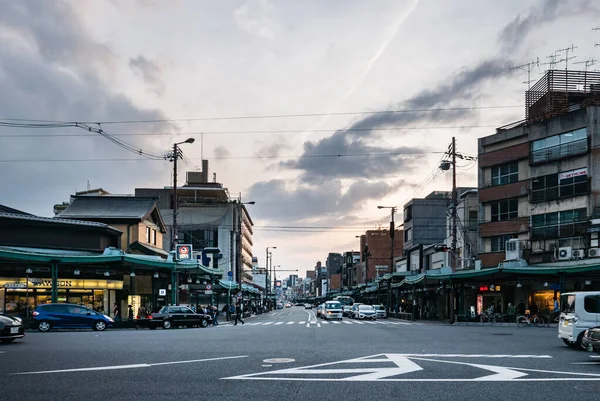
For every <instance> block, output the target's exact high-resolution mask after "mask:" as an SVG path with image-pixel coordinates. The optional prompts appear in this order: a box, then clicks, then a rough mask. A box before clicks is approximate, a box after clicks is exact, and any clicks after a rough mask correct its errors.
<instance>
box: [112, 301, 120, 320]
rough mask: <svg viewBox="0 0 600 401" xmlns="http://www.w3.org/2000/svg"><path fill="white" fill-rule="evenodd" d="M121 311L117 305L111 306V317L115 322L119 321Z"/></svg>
mask: <svg viewBox="0 0 600 401" xmlns="http://www.w3.org/2000/svg"><path fill="white" fill-rule="evenodd" d="M120 312H121V311H120V310H119V305H117V303H116V302H115V304H114V306H113V317H114V318H115V320H120V319H121V313H120Z"/></svg>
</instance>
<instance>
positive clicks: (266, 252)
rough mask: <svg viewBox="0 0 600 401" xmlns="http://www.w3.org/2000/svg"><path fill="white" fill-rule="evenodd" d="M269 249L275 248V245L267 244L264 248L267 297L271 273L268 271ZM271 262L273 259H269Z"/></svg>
mask: <svg viewBox="0 0 600 401" xmlns="http://www.w3.org/2000/svg"><path fill="white" fill-rule="evenodd" d="M269 249H277V247H276V246H268V247H267V248H266V250H265V263H266V265H265V294H266V296H267V299H269V296H270V295H271V275H270V272H269ZM271 264H273V261H271Z"/></svg>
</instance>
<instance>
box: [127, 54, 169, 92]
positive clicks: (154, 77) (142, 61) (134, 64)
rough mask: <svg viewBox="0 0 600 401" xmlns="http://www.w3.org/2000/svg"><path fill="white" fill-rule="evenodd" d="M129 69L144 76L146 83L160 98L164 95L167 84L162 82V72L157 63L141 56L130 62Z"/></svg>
mask: <svg viewBox="0 0 600 401" xmlns="http://www.w3.org/2000/svg"><path fill="white" fill-rule="evenodd" d="M129 67H130V68H131V69H132V70H133V71H134V72H135V73H136V74H139V75H141V76H142V79H143V80H144V82H145V83H146V84H148V85H149V86H150V87H151V88H152V91H153V92H154V93H156V94H157V95H158V96H162V95H164V93H165V83H164V82H163V80H162V70H161V68H160V67H159V66H158V65H157V64H156V63H155V62H153V61H152V60H149V59H147V58H146V57H145V56H143V55H141V54H140V55H138V56H137V57H136V58H132V59H130V60H129Z"/></svg>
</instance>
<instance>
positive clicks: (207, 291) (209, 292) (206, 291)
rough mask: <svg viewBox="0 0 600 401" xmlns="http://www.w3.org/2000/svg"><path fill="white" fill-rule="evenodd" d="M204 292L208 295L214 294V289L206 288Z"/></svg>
mask: <svg viewBox="0 0 600 401" xmlns="http://www.w3.org/2000/svg"><path fill="white" fill-rule="evenodd" d="M204 293H205V294H206V295H211V294H212V290H205V291H204Z"/></svg>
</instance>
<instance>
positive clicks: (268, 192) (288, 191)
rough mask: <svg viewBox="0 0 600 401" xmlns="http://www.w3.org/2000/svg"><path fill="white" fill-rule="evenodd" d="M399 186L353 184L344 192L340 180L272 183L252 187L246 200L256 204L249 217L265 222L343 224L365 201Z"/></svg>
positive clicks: (260, 183)
mask: <svg viewBox="0 0 600 401" xmlns="http://www.w3.org/2000/svg"><path fill="white" fill-rule="evenodd" d="M402 184H403V182H398V183H395V184H389V183H387V182H383V181H368V180H357V181H355V182H354V183H352V184H351V185H350V187H349V188H348V189H344V186H343V185H342V182H341V181H340V180H330V181H324V182H320V183H311V184H301V185H298V186H292V185H290V184H288V183H287V182H286V181H284V180H281V179H273V180H270V181H263V182H258V183H256V184H254V185H252V186H251V187H250V189H249V190H248V196H247V197H248V199H252V200H254V201H256V205H257V207H256V208H254V209H253V214H255V215H256V216H257V217H258V218H261V219H265V220H275V221H278V220H279V221H287V222H290V221H294V222H299V221H311V220H313V221H314V220H315V219H337V218H341V217H343V218H344V220H345V218H346V216H348V215H349V214H351V213H352V212H353V211H355V210H358V209H360V208H361V207H362V206H363V205H364V204H365V202H367V201H368V200H370V199H379V198H382V197H384V196H386V195H388V194H390V193H392V192H394V191H396V190H397V189H399V186H400V185H402Z"/></svg>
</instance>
